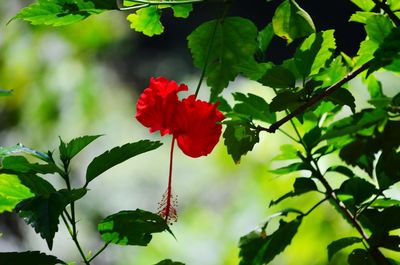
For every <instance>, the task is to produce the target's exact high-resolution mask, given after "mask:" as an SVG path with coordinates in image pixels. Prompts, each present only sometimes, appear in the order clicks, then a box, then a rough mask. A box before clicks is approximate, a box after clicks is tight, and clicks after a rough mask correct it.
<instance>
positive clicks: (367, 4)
mask: <svg viewBox="0 0 400 265" xmlns="http://www.w3.org/2000/svg"><path fill="white" fill-rule="evenodd" d="M351 2H353V3H354V4H356V5H357V6H358V7H359V8H361V9H362V10H364V11H371V10H372V9H373V8H374V7H375V3H374V1H372V0H351Z"/></svg>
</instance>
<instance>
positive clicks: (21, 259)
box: [0, 251, 66, 265]
mask: <svg viewBox="0 0 400 265" xmlns="http://www.w3.org/2000/svg"><path fill="white" fill-rule="evenodd" d="M0 264H12V265H27V264H40V265H56V264H66V263H65V262H64V261H62V260H59V259H58V258H57V257H54V256H50V255H46V254H44V253H41V252H39V251H27V252H1V253H0Z"/></svg>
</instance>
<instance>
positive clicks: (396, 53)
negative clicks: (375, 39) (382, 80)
mask: <svg viewBox="0 0 400 265" xmlns="http://www.w3.org/2000/svg"><path fill="white" fill-rule="evenodd" d="M374 56H375V59H374V60H373V61H372V63H371V67H370V69H369V70H368V73H371V72H373V71H375V70H378V69H379V68H381V67H385V66H388V65H390V64H392V63H393V62H394V61H395V60H400V29H399V28H393V30H392V31H391V32H390V33H389V34H388V35H387V36H386V37H385V39H384V40H383V42H382V43H381V45H380V46H379V48H378V49H377V50H376V51H375V53H374ZM391 70H394V71H398V72H400V69H391Z"/></svg>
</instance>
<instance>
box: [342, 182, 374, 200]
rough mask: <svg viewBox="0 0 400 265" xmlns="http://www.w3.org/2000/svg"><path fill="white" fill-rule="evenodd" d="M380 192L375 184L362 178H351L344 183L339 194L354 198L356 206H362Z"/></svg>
mask: <svg viewBox="0 0 400 265" xmlns="http://www.w3.org/2000/svg"><path fill="white" fill-rule="evenodd" d="M377 193H378V190H377V189H376V188H375V186H374V185H373V184H371V183H370V182H368V181H366V180H365V179H362V178H357V177H355V178H351V179H348V180H346V181H345V182H343V183H342V185H341V186H340V188H339V190H338V194H347V195H351V196H353V199H354V203H355V204H356V205H359V204H361V203H362V202H364V201H365V200H367V199H368V198H370V197H371V196H372V195H374V194H377Z"/></svg>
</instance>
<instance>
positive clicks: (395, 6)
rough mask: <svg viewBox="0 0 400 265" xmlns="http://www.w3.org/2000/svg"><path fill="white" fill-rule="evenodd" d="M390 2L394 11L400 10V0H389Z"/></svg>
mask: <svg viewBox="0 0 400 265" xmlns="http://www.w3.org/2000/svg"><path fill="white" fill-rule="evenodd" d="M387 2H388V3H389V6H390V9H391V10H392V11H398V10H400V2H399V1H397V0H388V1H387Z"/></svg>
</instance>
